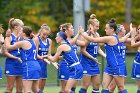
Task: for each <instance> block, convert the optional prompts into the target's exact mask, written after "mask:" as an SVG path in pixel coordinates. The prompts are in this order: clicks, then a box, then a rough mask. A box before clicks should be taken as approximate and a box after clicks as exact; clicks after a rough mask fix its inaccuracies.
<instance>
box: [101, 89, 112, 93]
mask: <svg viewBox="0 0 140 93" xmlns="http://www.w3.org/2000/svg"><path fill="white" fill-rule="evenodd" d="M101 93H110V92H109V90H105V89H102V91H101Z"/></svg>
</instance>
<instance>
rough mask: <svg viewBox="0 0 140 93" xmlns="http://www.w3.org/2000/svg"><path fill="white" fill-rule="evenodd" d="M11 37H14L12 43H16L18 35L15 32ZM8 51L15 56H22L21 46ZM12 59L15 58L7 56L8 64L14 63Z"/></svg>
mask: <svg viewBox="0 0 140 93" xmlns="http://www.w3.org/2000/svg"><path fill="white" fill-rule="evenodd" d="M11 37H12V41H11V45H14V44H15V43H16V42H17V40H16V36H15V35H14V34H11ZM8 52H9V53H10V54H12V55H13V56H16V57H20V50H19V48H17V49H15V50H10V51H8ZM11 60H13V59H11V58H8V57H7V58H6V64H12V63H13V61H11Z"/></svg>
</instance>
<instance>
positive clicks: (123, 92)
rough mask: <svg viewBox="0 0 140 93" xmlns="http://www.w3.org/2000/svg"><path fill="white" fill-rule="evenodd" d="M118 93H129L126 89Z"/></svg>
mask: <svg viewBox="0 0 140 93" xmlns="http://www.w3.org/2000/svg"><path fill="white" fill-rule="evenodd" d="M118 93H128V92H127V90H126V89H124V90H122V91H120V92H118Z"/></svg>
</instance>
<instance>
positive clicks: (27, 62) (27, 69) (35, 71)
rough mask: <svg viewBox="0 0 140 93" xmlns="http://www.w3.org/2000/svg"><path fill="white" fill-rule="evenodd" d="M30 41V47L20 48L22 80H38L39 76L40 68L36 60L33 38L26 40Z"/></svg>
mask: <svg viewBox="0 0 140 93" xmlns="http://www.w3.org/2000/svg"><path fill="white" fill-rule="evenodd" d="M28 42H30V43H31V45H32V46H31V48H30V49H28V50H24V49H21V55H22V57H21V59H22V61H23V63H22V68H23V72H22V79H23V80H38V79H40V77H41V68H40V65H39V63H38V61H37V54H36V46H35V44H34V41H33V40H28Z"/></svg>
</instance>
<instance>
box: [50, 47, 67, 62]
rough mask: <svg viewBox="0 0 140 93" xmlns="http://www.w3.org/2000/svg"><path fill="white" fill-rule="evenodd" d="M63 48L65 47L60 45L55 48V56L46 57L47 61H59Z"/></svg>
mask: <svg viewBox="0 0 140 93" xmlns="http://www.w3.org/2000/svg"><path fill="white" fill-rule="evenodd" d="M64 48H65V47H63V45H60V46H59V47H58V48H57V51H56V53H55V55H54V56H51V55H48V59H49V60H51V61H52V62H56V61H57V60H58V59H59V56H60V54H61V53H62V51H63V49H64Z"/></svg>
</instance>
